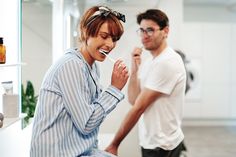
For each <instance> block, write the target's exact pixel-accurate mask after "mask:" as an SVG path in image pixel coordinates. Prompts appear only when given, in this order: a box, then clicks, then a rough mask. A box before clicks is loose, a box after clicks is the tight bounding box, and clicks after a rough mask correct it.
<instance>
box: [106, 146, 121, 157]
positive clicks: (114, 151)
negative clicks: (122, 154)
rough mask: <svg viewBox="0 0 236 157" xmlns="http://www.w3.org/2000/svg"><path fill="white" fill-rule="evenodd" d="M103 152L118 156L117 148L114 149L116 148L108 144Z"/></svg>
mask: <svg viewBox="0 0 236 157" xmlns="http://www.w3.org/2000/svg"><path fill="white" fill-rule="evenodd" d="M105 151H106V152H109V153H111V154H114V155H116V156H117V154H118V147H116V146H114V145H112V144H110V145H109V146H108V147H107V148H106V149H105Z"/></svg>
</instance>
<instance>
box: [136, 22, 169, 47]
mask: <svg viewBox="0 0 236 157" xmlns="http://www.w3.org/2000/svg"><path fill="white" fill-rule="evenodd" d="M139 34H140V36H141V41H142V43H143V45H144V47H145V49H147V50H150V51H153V50H156V49H158V48H159V47H160V45H161V44H162V42H163V41H164V40H165V36H166V32H165V31H164V29H163V30H160V27H159V26H158V25H157V24H156V23H155V22H154V21H152V20H145V19H144V20H142V21H141V23H140V29H139Z"/></svg>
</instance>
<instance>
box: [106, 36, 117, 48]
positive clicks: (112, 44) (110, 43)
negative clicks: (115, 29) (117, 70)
mask: <svg viewBox="0 0 236 157" xmlns="http://www.w3.org/2000/svg"><path fill="white" fill-rule="evenodd" d="M114 44H115V43H114V41H113V40H112V38H111V37H109V38H107V39H106V46H109V47H110V48H113V47H114Z"/></svg>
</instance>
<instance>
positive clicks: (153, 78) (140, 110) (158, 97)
mask: <svg viewBox="0 0 236 157" xmlns="http://www.w3.org/2000/svg"><path fill="white" fill-rule="evenodd" d="M137 23H138V24H139V25H140V28H139V30H138V31H137V32H138V34H139V35H140V37H141V41H142V43H143V46H144V48H145V49H146V50H148V51H149V52H150V54H151V58H149V59H148V60H147V61H146V62H145V63H142V64H141V53H142V49H141V48H135V49H134V51H133V53H132V66H131V74H130V80H129V85H128V98H129V102H130V103H131V104H132V105H133V106H132V108H131V110H130V111H129V112H128V114H127V116H126V118H125V119H124V121H123V123H122V125H121V127H120V129H119V130H118V132H117V134H116V136H115V137H114V139H113V141H112V142H111V144H110V145H109V146H108V147H107V149H106V151H108V152H110V153H113V154H116V155H117V151H118V150H117V149H118V147H119V145H120V143H121V141H122V140H123V139H124V138H125V136H126V135H127V134H128V133H129V131H130V130H131V129H132V128H133V126H134V125H135V124H136V122H137V121H138V120H139V143H140V146H141V149H142V156H143V157H179V155H180V152H181V150H182V141H183V139H184V135H183V132H182V129H181V121H182V107H183V103H184V96H185V86H186V72H185V68H184V64H183V61H182V59H181V57H180V56H179V55H178V54H177V53H176V52H175V51H174V50H173V49H172V48H170V47H169V46H168V45H167V41H166V38H167V36H168V33H169V20H168V17H167V16H166V14H165V13H163V12H162V11H161V10H157V9H149V10H147V11H146V12H144V13H141V14H139V15H138V16H137ZM140 64H141V66H140Z"/></svg>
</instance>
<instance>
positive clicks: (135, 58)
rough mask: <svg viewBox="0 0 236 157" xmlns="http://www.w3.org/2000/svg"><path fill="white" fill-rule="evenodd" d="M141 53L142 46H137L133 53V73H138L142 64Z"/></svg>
mask: <svg viewBox="0 0 236 157" xmlns="http://www.w3.org/2000/svg"><path fill="white" fill-rule="evenodd" d="M141 54H142V48H138V47H135V48H134V50H133V52H132V54H131V55H132V58H131V63H132V64H131V73H137V71H138V69H139V65H140V64H141Z"/></svg>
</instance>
